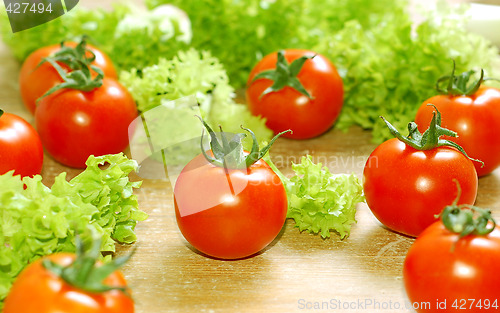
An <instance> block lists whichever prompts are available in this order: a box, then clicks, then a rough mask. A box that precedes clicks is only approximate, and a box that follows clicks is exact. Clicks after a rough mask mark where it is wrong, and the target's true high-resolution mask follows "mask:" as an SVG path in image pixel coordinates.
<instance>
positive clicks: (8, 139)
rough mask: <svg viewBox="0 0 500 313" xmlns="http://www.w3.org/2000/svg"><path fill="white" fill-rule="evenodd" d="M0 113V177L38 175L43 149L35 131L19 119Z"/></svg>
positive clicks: (40, 168) (12, 115)
mask: <svg viewBox="0 0 500 313" xmlns="http://www.w3.org/2000/svg"><path fill="white" fill-rule="evenodd" d="M2 113H3V112H2V111H0V175H1V174H5V173H6V172H8V171H11V170H14V174H15V175H21V176H34V175H36V174H40V172H41V171H42V165H43V147H42V142H41V141H40V137H39V136H38V133H37V132H36V130H35V129H34V128H33V126H31V125H30V124H29V123H28V122H26V121H25V120H24V119H22V118H21V117H19V116H17V115H14V114H10V113H3V114H2Z"/></svg>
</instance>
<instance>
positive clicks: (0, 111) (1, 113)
mask: <svg viewBox="0 0 500 313" xmlns="http://www.w3.org/2000/svg"><path fill="white" fill-rule="evenodd" d="M3 113H4V112H3V110H2V109H0V117H2V115H3Z"/></svg>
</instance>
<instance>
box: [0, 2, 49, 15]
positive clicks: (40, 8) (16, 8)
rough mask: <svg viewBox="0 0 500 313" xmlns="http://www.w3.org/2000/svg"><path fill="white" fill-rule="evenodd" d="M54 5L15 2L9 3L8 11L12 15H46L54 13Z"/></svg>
mask: <svg viewBox="0 0 500 313" xmlns="http://www.w3.org/2000/svg"><path fill="white" fill-rule="evenodd" d="M51 5H52V3H49V4H47V5H45V4H44V3H41V2H39V3H29V2H22V3H19V2H15V3H12V2H11V3H9V5H8V6H7V8H6V11H7V12H8V13H11V14H25V13H30V12H31V13H38V14H41V13H44V12H49V13H52V6H51Z"/></svg>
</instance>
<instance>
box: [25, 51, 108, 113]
mask: <svg viewBox="0 0 500 313" xmlns="http://www.w3.org/2000/svg"><path fill="white" fill-rule="evenodd" d="M64 44H65V46H68V47H75V46H76V45H77V44H76V43H75V42H65V43H64ZM87 48H88V49H89V50H90V51H92V52H93V53H94V55H95V60H94V62H93V63H92V65H95V66H97V67H99V68H101V69H102V70H103V72H104V76H105V77H109V78H115V79H116V78H117V74H116V70H115V68H114V66H113V63H112V62H111V60H110V59H109V57H108V56H107V55H106V54H104V53H103V52H102V51H100V50H99V49H98V48H96V47H94V46H92V45H89V44H87ZM59 50H61V45H60V44H57V45H52V46H47V47H43V48H40V49H38V50H36V51H34V52H33V53H32V54H30V55H29V56H28V57H27V58H26V60H25V61H24V63H23V65H22V67H21V72H20V74H19V85H20V91H21V97H22V99H23V102H24V104H25V106H26V108H28V110H29V111H30V112H31V113H32V114H34V113H35V109H36V100H37V99H38V98H40V97H41V96H42V95H44V94H45V93H46V92H47V91H48V90H49V89H50V88H52V87H54V86H55V85H57V84H60V83H61V82H62V81H63V80H62V79H61V77H60V76H59V74H58V73H57V71H56V69H55V68H54V67H53V66H52V65H51V64H49V63H47V62H45V63H43V64H42V65H40V66H38V65H39V64H40V62H41V61H42V59H43V58H46V57H49V56H51V55H53V54H54V53H56V52H58V51H59ZM59 64H60V65H61V66H62V67H63V68H64V69H65V70H67V71H68V70H69V68H68V67H67V66H66V65H64V64H61V63H59Z"/></svg>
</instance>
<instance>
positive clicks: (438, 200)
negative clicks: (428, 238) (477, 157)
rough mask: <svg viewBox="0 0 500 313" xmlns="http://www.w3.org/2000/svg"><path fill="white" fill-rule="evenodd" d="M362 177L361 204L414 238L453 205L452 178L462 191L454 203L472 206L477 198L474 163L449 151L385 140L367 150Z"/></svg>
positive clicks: (382, 219) (395, 228)
mask: <svg viewBox="0 0 500 313" xmlns="http://www.w3.org/2000/svg"><path fill="white" fill-rule="evenodd" d="M363 175H364V185H363V188H364V192H365V197H366V203H367V204H368V206H369V208H370V209H371V211H372V213H373V214H374V215H375V217H377V219H378V220H379V221H380V222H381V223H382V224H384V225H385V226H387V227H388V228H390V229H392V230H394V231H396V232H399V233H402V234H405V235H409V236H414V237H416V236H418V235H419V234H420V233H421V232H422V231H423V230H424V229H425V228H426V227H428V226H429V225H430V224H432V223H433V222H435V216H434V215H436V214H439V213H441V211H442V210H443V209H444V207H445V206H446V205H448V204H450V203H452V202H453V200H454V198H455V196H456V194H457V191H456V184H455V182H454V181H453V179H456V180H458V182H459V183H460V186H461V187H462V195H461V197H460V200H459V202H458V203H459V204H462V203H463V204H473V203H474V201H475V199H476V195H477V184H478V180H477V174H476V170H475V169H474V165H473V164H472V162H471V161H470V160H469V159H468V158H467V157H465V156H464V155H463V154H462V153H460V152H459V151H458V150H456V149H454V148H450V147H438V148H434V149H431V150H424V151H419V150H416V149H414V148H412V147H410V146H408V145H406V144H405V143H403V142H401V141H399V140H398V139H396V138H393V139H389V140H387V141H386V142H384V143H382V144H381V145H380V146H378V147H377V148H376V149H375V150H374V151H373V152H372V154H371V155H370V157H369V158H368V161H367V163H366V165H365V168H364V172H363Z"/></svg>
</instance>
